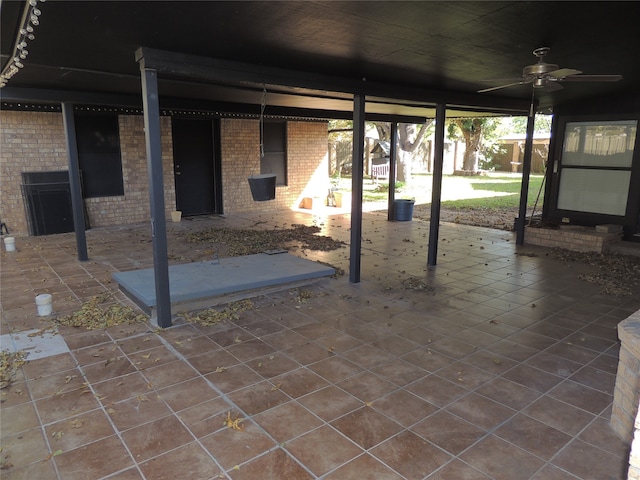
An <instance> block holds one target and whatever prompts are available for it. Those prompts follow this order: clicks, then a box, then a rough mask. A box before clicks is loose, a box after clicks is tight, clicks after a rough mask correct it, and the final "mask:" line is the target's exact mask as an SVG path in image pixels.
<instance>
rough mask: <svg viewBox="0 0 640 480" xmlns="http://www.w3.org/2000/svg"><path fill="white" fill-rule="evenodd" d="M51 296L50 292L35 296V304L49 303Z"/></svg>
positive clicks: (51, 299)
mask: <svg viewBox="0 0 640 480" xmlns="http://www.w3.org/2000/svg"><path fill="white" fill-rule="evenodd" d="M52 301H53V298H52V297H51V294H50V293H42V294H40V295H38V296H37V297H36V305H47V304H48V303H51V302H52Z"/></svg>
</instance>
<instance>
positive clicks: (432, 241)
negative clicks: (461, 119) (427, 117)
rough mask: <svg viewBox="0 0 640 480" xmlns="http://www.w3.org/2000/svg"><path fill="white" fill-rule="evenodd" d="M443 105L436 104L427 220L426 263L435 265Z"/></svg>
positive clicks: (442, 161)
mask: <svg viewBox="0 0 640 480" xmlns="http://www.w3.org/2000/svg"><path fill="white" fill-rule="evenodd" d="M445 116H446V115H445V105H444V104H443V103H439V104H437V105H436V131H435V144H434V155H433V180H432V182H433V185H432V187H431V220H430V221H429V251H428V255H427V265H428V266H430V267H433V266H435V265H436V261H437V257H438V235H439V233H440V204H441V201H442V170H443V164H444V122H445Z"/></svg>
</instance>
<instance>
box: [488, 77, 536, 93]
mask: <svg viewBox="0 0 640 480" xmlns="http://www.w3.org/2000/svg"><path fill="white" fill-rule="evenodd" d="M525 83H529V82H525V81H523V80H521V81H519V82H514V83H508V84H506V85H500V86H499V87H490V88H483V89H482V90H478V93H485V92H493V91H494V90H500V89H502V88H508V87H513V86H515V85H524V84H525Z"/></svg>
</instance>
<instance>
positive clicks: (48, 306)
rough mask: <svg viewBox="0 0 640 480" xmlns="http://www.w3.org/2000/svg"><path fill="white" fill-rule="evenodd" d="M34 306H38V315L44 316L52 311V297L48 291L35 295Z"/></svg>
mask: <svg viewBox="0 0 640 480" xmlns="http://www.w3.org/2000/svg"><path fill="white" fill-rule="evenodd" d="M36 306H37V307H38V315H39V316H41V317H46V316H47V315H51V312H53V297H52V296H51V295H50V294H48V293H43V294H40V295H38V296H37V297H36Z"/></svg>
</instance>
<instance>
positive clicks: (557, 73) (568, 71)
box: [547, 68, 582, 78]
mask: <svg viewBox="0 0 640 480" xmlns="http://www.w3.org/2000/svg"><path fill="white" fill-rule="evenodd" d="M581 73H582V71H580V70H574V69H573V68H560V69H558V70H554V71H553V72H549V73H548V74H547V75H548V76H549V77H553V78H565V77H568V76H569V75H579V74H581Z"/></svg>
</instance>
